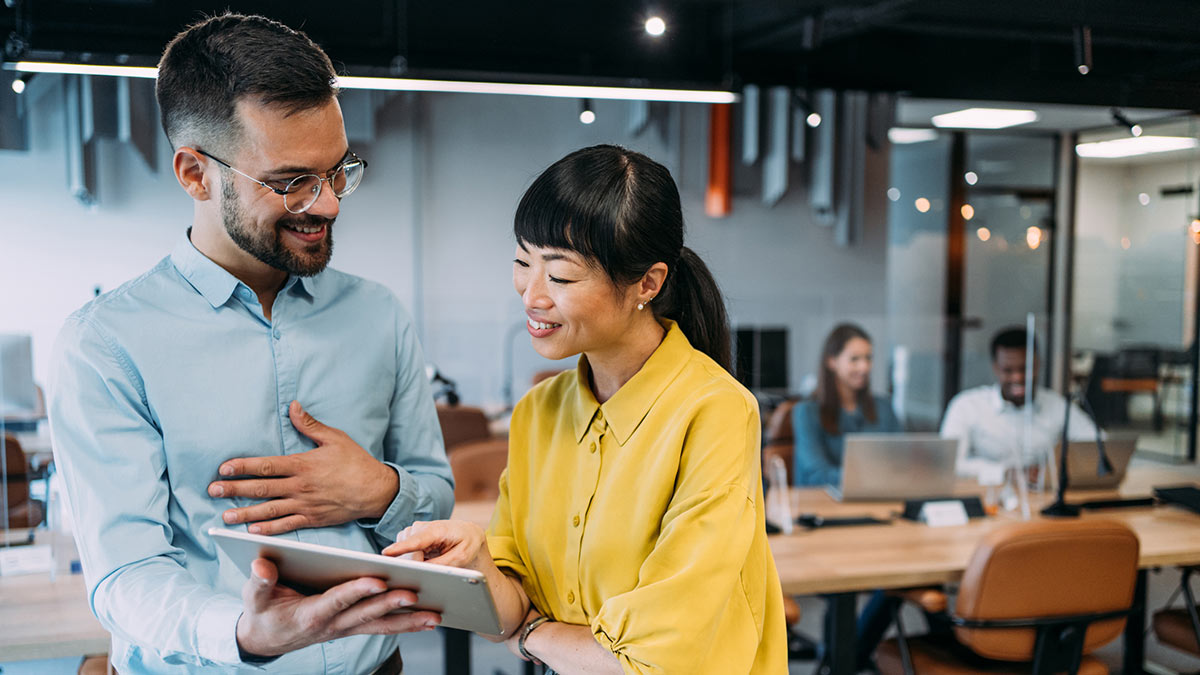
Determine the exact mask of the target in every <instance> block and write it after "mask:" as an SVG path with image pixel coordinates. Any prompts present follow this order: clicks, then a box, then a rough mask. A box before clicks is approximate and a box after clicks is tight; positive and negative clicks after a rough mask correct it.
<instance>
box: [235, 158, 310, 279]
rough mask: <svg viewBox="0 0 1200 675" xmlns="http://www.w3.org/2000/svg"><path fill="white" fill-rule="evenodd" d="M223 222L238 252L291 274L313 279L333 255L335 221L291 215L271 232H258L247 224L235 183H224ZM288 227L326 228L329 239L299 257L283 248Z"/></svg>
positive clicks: (305, 249) (280, 220)
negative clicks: (284, 229) (286, 227)
mask: <svg viewBox="0 0 1200 675" xmlns="http://www.w3.org/2000/svg"><path fill="white" fill-rule="evenodd" d="M221 219H222V220H223V221H224V223H225V231H226V232H228V233H229V238H230V239H232V240H233V243H235V244H237V245H238V248H240V249H242V250H243V251H245V252H246V253H249V254H250V255H252V256H254V257H255V258H256V259H258V260H259V261H260V262H263V263H266V264H267V265H270V266H271V267H274V268H275V269H277V270H281V271H283V272H287V273H288V274H293V275H295V276H298V277H311V276H313V275H315V274H318V273H320V272H321V270H323V269H325V266H326V265H328V264H329V258H330V257H331V256H332V255H333V220H332V219H330V218H321V217H320V216H313V215H309V214H307V213H296V214H289V216H288V217H285V218H281V219H279V220H277V221H275V226H274V227H273V228H272V229H271V230H270V231H265V232H264V231H255V230H254V229H253V228H252V226H250V225H249V224H248V223H247V220H246V218H245V213H244V212H243V210H242V207H241V204H240V203H239V202H238V194H237V190H236V189H235V188H234V187H233V181H231V180H224V181H222V186H221ZM284 224H288V225H293V226H295V225H299V226H301V227H320V226H322V225H324V226H325V237H324V238H322V239H321V241H318V242H314V243H312V244H308V245H307V246H305V247H304V248H303V253H302V254H299V255H298V254H297V253H295V252H294V251H292V250H291V249H289V248H288V247H286V246H284V244H283V232H282V230H283V226H284Z"/></svg>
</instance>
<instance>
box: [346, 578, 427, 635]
mask: <svg viewBox="0 0 1200 675" xmlns="http://www.w3.org/2000/svg"><path fill="white" fill-rule="evenodd" d="M416 603H417V594H416V593H414V592H413V591H409V590H404V589H392V590H389V591H388V592H386V593H380V594H378V595H376V596H372V597H367V598H364V599H362V600H360V601H359V602H356V603H354V604H353V605H351V606H350V607H347V608H346V609H345V610H344V611H342V612H340V613H339V614H338V615H337V616H335V617H334V618H333V620H332V621H331V622H330V628H331V629H333V630H334V631H336V632H337V633H339V634H341V635H351V634H353V633H356V632H358V631H357V629H358V628H359V627H360V626H362V625H364V624H367V623H370V622H371V621H374V620H375V619H378V618H381V617H384V616H387V615H388V614H391V613H392V612H407V611H408V610H409V609H411V608H412V607H413V605H415V604H416Z"/></svg>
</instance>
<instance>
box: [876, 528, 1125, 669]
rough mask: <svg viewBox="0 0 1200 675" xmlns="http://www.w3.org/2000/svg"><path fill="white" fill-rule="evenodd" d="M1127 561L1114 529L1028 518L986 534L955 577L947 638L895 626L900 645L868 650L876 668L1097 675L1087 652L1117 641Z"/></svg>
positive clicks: (1096, 663)
mask: <svg viewBox="0 0 1200 675" xmlns="http://www.w3.org/2000/svg"><path fill="white" fill-rule="evenodd" d="M1137 560H1138V540H1137V535H1135V534H1134V533H1133V531H1132V530H1130V529H1129V528H1128V527H1127V526H1125V525H1123V524H1121V523H1117V522H1112V521H1106V520H1093V519H1084V520H1036V521H1032V522H1027V523H1015V524H1012V525H1007V526H1005V527H1002V528H999V529H997V530H994V531H992V532H990V533H989V534H988V535H987V536H986V537H984V539H983V541H982V542H981V543H980V545H979V547H978V548H977V549H976V550H975V553H974V554H973V555H972V557H971V560H970V562H969V563H968V564H967V569H966V572H965V573H964V574H963V579H962V583H961V585H960V586H959V591H958V598H957V600H956V603H955V612H954V615H953V616H952V617H951V622H952V623H953V624H954V638H955V639H949V640H942V641H936V640H932V639H929V638H918V639H908V638H906V637H905V636H904V632H903V627H902V626H900V625H899V623H898V625H897V627H898V628H900V633H901V637H900V638H899V639H896V640H889V641H887V642H885V643H884V644H882V645H880V647H879V650H878V651H877V652H876V662H877V664H878V666H879V670H880V672H881V673H884V674H885V675H886V674H894V673H920V674H921V675H949V674H951V673H953V674H956V675H958V674H964V675H965V674H969V673H1029V672H1045V673H1058V672H1069V673H1072V675H1074V674H1075V673H1084V674H1085V675H1103V674H1106V673H1108V669H1107V667H1106V666H1105V665H1104V663H1103V662H1101V661H1100V660H1098V659H1095V658H1093V657H1091V656H1088V655H1087V654H1088V653H1089V652H1091V651H1093V650H1094V649H1096V648H1097V647H1100V646H1102V645H1104V644H1106V643H1108V642H1110V641H1111V640H1113V639H1114V638H1116V637H1117V636H1118V635H1120V634H1121V631H1122V629H1123V628H1124V626H1125V618H1126V615H1127V614H1128V612H1129V609H1130V606H1131V605H1132V603H1133V593H1134V584H1135V581H1136V578H1137ZM897 619H899V615H898V614H897ZM1035 660H1037V661H1038V663H1036V664H1035V663H1034V661H1035ZM1035 668H1036V669H1035Z"/></svg>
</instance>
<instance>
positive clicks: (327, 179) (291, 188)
mask: <svg viewBox="0 0 1200 675" xmlns="http://www.w3.org/2000/svg"><path fill="white" fill-rule="evenodd" d="M196 152H198V153H200V154H202V155H204V156H205V157H207V158H209V159H211V160H212V161H214V162H216V163H217V164H220V165H221V166H223V167H225V168H226V169H229V170H230V171H233V172H234V173H236V174H238V175H239V176H242V177H244V178H247V179H249V180H252V181H254V182H255V183H258V184H259V185H261V186H263V187H265V188H267V189H268V190H270V191H271V192H274V193H275V194H277V195H279V196H280V197H283V208H285V209H287V212H288V213H306V212H307V211H308V210H309V209H311V208H312V207H313V204H316V203H317V200H318V199H320V198H321V190H322V189H324V188H325V183H329V189H331V190H333V177H334V176H335V175H336V174H337V172H339V171H343V170H345V169H346V167H347V166H350V165H351V164H361V165H362V168H363V171H364V172H365V171H366V169H367V160H365V159H363V158H361V157H359V156H358V155H356V154H354V152H353V151H350V156H349V157H347V158H346V159H343V160H342V161H340V162H338V165H337V166H335V167H333V168H332V169H330V170H329V173H328V174H326V175H325V176H318V175H317V174H315V173H305V174H301V175H299V176H296V177H295V178H293V179H291V180H290V181H288V184H287V186H286V187H284V188H282V189H280V188H277V187H275V186H274V185H270V184H268V183H265V182H263V181H261V180H259V179H257V178H255V177H254V176H251V175H250V174H248V173H246V172H244V171H242V170H240V169H238V168H237V167H235V166H233V165H232V164H230V163H229V162H226V161H225V160H223V159H221V158H220V157H217V156H215V155H212V154H209V153H207V152H205V151H204V150H201V149H200V148H196ZM307 178H316V179H317V191H316V193H315V194H314V195H313V197H312V201H311V202H309V203H308V206H305V207H304V208H302V209H300V210H299V211H293V210H292V208H291V207H290V206H288V196H289V195H294V194H297V193H298V192H300V190H299V188H298V187H295V186H297V185H299V183H300V181H303V180H305V179H307ZM360 183H362V178H359V179H358V183H355V184H354V187H352V188H350V189H349V190H346V191H345V192H343V193H342V194H340V195H339V194H338V193H337V190H334V191H333V195H334V196H335V197H337V199H338V201H341V200H342V198H344V197H348V196H350V193H352V192H354V191H355V190H357V189H358V186H359V184H360Z"/></svg>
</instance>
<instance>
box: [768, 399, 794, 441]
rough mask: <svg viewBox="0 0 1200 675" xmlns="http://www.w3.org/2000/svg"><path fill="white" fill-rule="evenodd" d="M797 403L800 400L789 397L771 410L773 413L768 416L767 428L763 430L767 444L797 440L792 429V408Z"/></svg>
mask: <svg viewBox="0 0 1200 675" xmlns="http://www.w3.org/2000/svg"><path fill="white" fill-rule="evenodd" d="M797 403H799V401H796V400H791V399H788V400H786V401H784V402H783V403H780V404H779V405H778V406H776V408H775V409H774V410H772V411H771V415H770V416H769V417H767V428H766V429H765V430H764V431H763V441H764V442H765V443H766V444H768V445H770V444H772V443H788V444H791V443H793V442H795V440H796V436H795V433H794V432H793V431H792V409H793V408H795V407H796V404H797Z"/></svg>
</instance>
